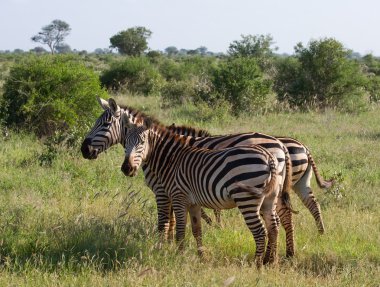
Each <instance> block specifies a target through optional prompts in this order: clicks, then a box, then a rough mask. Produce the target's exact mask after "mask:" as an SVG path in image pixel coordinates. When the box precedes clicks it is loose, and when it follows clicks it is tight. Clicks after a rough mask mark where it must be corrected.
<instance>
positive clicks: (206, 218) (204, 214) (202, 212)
mask: <svg viewBox="0 0 380 287" xmlns="http://www.w3.org/2000/svg"><path fill="white" fill-rule="evenodd" d="M201 217H202V218H203V220H204V221H206V223H207V224H208V225H212V219H211V217H210V216H208V215H207V213H206V212H205V211H204V209H203V208H201Z"/></svg>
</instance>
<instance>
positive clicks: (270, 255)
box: [261, 193, 279, 264]
mask: <svg viewBox="0 0 380 287" xmlns="http://www.w3.org/2000/svg"><path fill="white" fill-rule="evenodd" d="M276 201H277V193H272V194H270V195H269V196H268V197H266V198H265V199H264V202H263V204H262V206H261V214H262V216H263V219H264V222H265V226H266V229H267V232H268V245H267V250H266V252H265V257H264V264H267V263H270V264H272V263H276V262H277V238H278V230H279V226H278V215H277V213H276Z"/></svg>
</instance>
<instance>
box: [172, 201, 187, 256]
mask: <svg viewBox="0 0 380 287" xmlns="http://www.w3.org/2000/svg"><path fill="white" fill-rule="evenodd" d="M172 204H173V209H174V214H175V218H176V242H177V244H178V249H179V250H180V251H181V250H183V249H184V240H185V232H186V220H187V211H188V204H187V200H186V198H185V197H184V196H176V197H175V198H173V202H172Z"/></svg>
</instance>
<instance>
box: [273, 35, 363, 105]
mask: <svg viewBox="0 0 380 287" xmlns="http://www.w3.org/2000/svg"><path fill="white" fill-rule="evenodd" d="M295 52H296V54H295V57H296V59H293V58H288V59H285V60H283V61H279V62H278V65H277V68H278V71H277V75H276V79H275V81H274V82H275V85H274V89H275V91H276V92H277V94H278V99H279V100H280V101H284V100H286V101H287V102H289V103H290V104H291V105H292V106H298V107H302V108H310V107H312V108H325V107H333V108H341V109H345V110H352V109H355V103H357V105H358V109H362V108H363V107H364V106H365V105H366V101H367V99H366V96H367V93H366V91H365V86H366V85H367V80H366V77H365V76H364V73H363V72H362V70H361V67H360V65H359V64H358V63H357V62H356V61H354V60H351V59H349V55H350V51H348V50H347V49H345V48H344V47H343V45H342V44H341V43H340V42H338V41H336V40H334V39H322V40H318V41H317V40H314V41H311V42H310V43H309V45H308V47H306V48H305V47H303V46H302V44H298V45H297V46H296V48H295ZM359 106H360V107H359Z"/></svg>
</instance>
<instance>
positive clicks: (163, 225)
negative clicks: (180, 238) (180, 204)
mask: <svg viewBox="0 0 380 287" xmlns="http://www.w3.org/2000/svg"><path fill="white" fill-rule="evenodd" d="M156 203H157V215H158V232H159V233H160V234H161V235H162V237H163V238H164V240H168V236H169V230H170V223H171V220H170V215H171V214H172V213H173V212H172V207H171V203H170V199H169V198H168V196H167V195H166V194H163V193H157V194H156ZM171 236H173V235H171Z"/></svg>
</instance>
